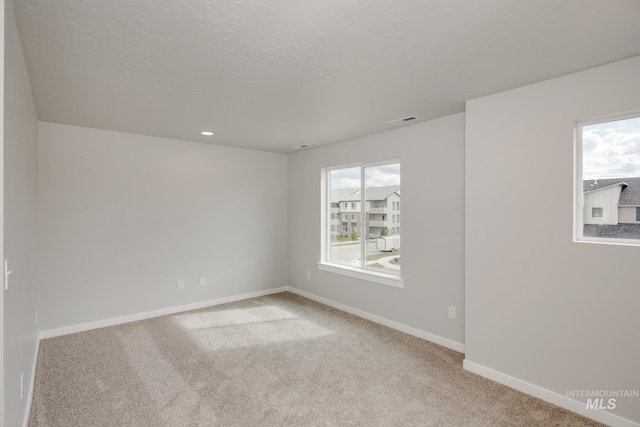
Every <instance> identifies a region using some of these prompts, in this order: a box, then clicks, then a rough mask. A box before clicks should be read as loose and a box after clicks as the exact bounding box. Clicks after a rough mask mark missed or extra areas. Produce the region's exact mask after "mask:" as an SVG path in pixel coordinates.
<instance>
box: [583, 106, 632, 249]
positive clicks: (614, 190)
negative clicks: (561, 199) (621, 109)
mask: <svg viewBox="0 0 640 427" xmlns="http://www.w3.org/2000/svg"><path fill="white" fill-rule="evenodd" d="M576 135H577V144H576V145H577V147H576V148H577V149H576V153H577V155H576V171H577V179H576V184H577V185H576V190H575V191H576V197H575V200H576V202H575V218H576V219H575V223H576V227H575V238H576V240H578V241H593V242H601V243H625V244H640V216H639V215H638V211H639V210H638V208H639V207H640V112H637V113H635V114H626V115H620V116H617V117H608V118H604V119H600V120H591V121H588V122H582V123H579V124H578V125H577V128H576Z"/></svg>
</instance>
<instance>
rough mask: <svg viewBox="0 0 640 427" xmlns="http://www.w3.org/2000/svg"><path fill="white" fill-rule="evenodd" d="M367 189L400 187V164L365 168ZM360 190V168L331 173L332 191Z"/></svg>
mask: <svg viewBox="0 0 640 427" xmlns="http://www.w3.org/2000/svg"><path fill="white" fill-rule="evenodd" d="M365 181H366V182H365V185H366V186H367V187H384V186H387V185H400V163H393V164H389V165H381V166H372V167H368V168H365ZM342 188H360V168H359V167H356V168H349V169H337V170H334V171H331V189H332V190H339V189H342Z"/></svg>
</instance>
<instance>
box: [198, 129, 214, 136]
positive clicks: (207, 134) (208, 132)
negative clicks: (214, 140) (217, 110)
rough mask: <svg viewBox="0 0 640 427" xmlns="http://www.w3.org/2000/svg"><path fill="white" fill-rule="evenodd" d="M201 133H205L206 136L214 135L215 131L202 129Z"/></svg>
mask: <svg viewBox="0 0 640 427" xmlns="http://www.w3.org/2000/svg"><path fill="white" fill-rule="evenodd" d="M200 133H201V134H203V135H204V136H211V135H213V132H211V131H208V130H205V131H202V132H200Z"/></svg>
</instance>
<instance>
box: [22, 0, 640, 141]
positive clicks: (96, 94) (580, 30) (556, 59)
mask: <svg viewBox="0 0 640 427" xmlns="http://www.w3.org/2000/svg"><path fill="white" fill-rule="evenodd" d="M14 7H15V10H16V17H17V21H18V27H19V30H20V36H21V39H22V43H23V48H24V51H25V56H26V60H27V65H28V69H29V74H30V78H31V83H32V87H33V91H34V98H35V103H36V106H37V111H38V116H39V118H40V120H42V121H47V122H55V123H64V124H71V125H77V126H87V127H94V128H100V129H110V130H116V131H123V132H131V133H139V134H146V135H155V136H161V137H167V138H176V139H183V140H191V141H201V142H210V143H214V144H221V145H230V146H238V147H247V148H255V149H261V150H268V151H275V152H290V151H291V147H292V146H297V145H301V144H310V145H314V146H318V145H322V144H328V143H333V142H338V141H341V140H345V139H348V138H352V137H356V136H361V135H366V134H370V133H374V132H379V131H383V130H387V129H390V128H392V127H393V126H394V125H390V124H388V123H387V122H388V121H390V120H393V119H398V118H401V117H405V116H410V115H415V116H418V117H419V119H420V120H427V119H432V118H435V117H440V116H444V115H448V114H451V113H455V112H461V111H463V109H464V101H465V100H468V99H473V98H477V97H479V96H483V95H488V94H491V93H495V92H499V91H502V90H506V89H510V88H514V87H518V86H522V85H525V84H528V83H533V82H537V81H541V80H545V79H548V78H551V77H555V76H559V75H563V74H567V73H571V72H575V71H579V70H583V69H586V68H590V67H594V66H597V65H601V64H604V63H608V62H612V61H615V60H619V59H624V58H628V57H631V56H635V55H640V0H561V1H559V0H456V1H452V0H402V1H398V0H350V1H344V0H340V1H338V0H322V1H304V0H270V1H267V0H244V1H243V0H83V1H77V0H14ZM396 126H397V125H396ZM202 130H213V131H214V132H215V135H214V136H213V137H204V136H201V135H200V131H202Z"/></svg>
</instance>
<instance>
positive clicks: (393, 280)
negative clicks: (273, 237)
mask: <svg viewBox="0 0 640 427" xmlns="http://www.w3.org/2000/svg"><path fill="white" fill-rule="evenodd" d="M392 163H400V164H401V162H400V159H399V158H395V159H388V160H381V161H378V162H368V163H352V164H347V165H340V166H334V167H328V168H323V169H322V170H321V177H320V183H321V206H322V209H321V215H320V221H321V223H320V262H319V263H318V270H322V271H328V272H331V273H335V274H340V275H343V276H348V277H352V278H356V279H360V280H365V281H369V282H374V283H378V284H381V285H387V286H391V287H394V288H404V279H403V277H402V270H400V274H388V273H383V272H378V271H374V270H370V269H366V268H362V267H353V266H347V265H342V264H336V263H333V262H331V261H330V256H329V254H330V251H331V245H330V239H331V234H330V233H329V230H330V222H329V221H328V218H331V202H330V197H331V188H329V186H330V180H329V174H330V173H331V171H334V170H339V169H348V168H352V167H359V168H360V186H361V188H362V187H363V186H364V183H365V179H364V178H365V177H364V171H365V169H366V168H369V167H375V166H382V165H387V164H392ZM401 170H402V166H401ZM401 173H402V172H401ZM401 182H402V181H401ZM401 185H402V184H401ZM360 193H361V195H360V206H361V209H360V211H362V210H363V209H365V207H366V201H365V200H364V199H365V196H366V195H365V193H366V191H361V192H360ZM365 214H366V213H365ZM364 224H365V221H361V224H360V228H362V227H364ZM365 234H366V233H364V230H362V229H360V236H364V237H363V238H364V239H365V240H366V236H365ZM361 238H362V237H361ZM360 251H361V259H364V258H365V254H364V245H360Z"/></svg>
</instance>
